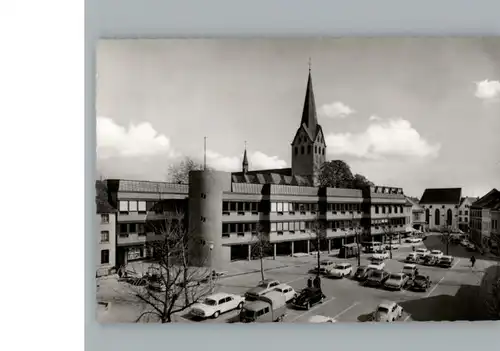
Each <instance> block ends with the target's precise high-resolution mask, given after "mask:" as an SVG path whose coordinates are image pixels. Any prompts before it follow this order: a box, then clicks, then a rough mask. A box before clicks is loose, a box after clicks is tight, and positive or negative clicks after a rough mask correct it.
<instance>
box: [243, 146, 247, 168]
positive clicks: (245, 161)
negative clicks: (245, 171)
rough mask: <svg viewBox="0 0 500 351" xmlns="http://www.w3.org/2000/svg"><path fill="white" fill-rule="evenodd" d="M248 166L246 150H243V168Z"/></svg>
mask: <svg viewBox="0 0 500 351" xmlns="http://www.w3.org/2000/svg"><path fill="white" fill-rule="evenodd" d="M244 166H248V158H247V149H246V148H245V152H244V153H243V167H244Z"/></svg>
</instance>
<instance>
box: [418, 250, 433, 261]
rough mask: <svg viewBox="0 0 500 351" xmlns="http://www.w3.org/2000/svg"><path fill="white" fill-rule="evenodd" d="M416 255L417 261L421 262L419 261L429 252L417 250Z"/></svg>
mask: <svg viewBox="0 0 500 351" xmlns="http://www.w3.org/2000/svg"><path fill="white" fill-rule="evenodd" d="M416 253H417V257H418V259H420V260H421V259H423V258H425V257H426V256H428V255H429V254H430V251H429V250H427V249H424V248H418V249H417V251H416Z"/></svg>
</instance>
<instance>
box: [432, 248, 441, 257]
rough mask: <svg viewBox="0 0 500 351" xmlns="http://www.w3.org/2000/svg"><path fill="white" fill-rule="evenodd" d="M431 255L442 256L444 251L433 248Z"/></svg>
mask: <svg viewBox="0 0 500 351" xmlns="http://www.w3.org/2000/svg"><path fill="white" fill-rule="evenodd" d="M430 255H432V256H436V257H437V258H441V257H442V256H443V251H441V250H432V251H431V253H430Z"/></svg>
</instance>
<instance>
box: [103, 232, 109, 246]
mask: <svg viewBox="0 0 500 351" xmlns="http://www.w3.org/2000/svg"><path fill="white" fill-rule="evenodd" d="M101 243H109V231H107V230H103V231H101Z"/></svg>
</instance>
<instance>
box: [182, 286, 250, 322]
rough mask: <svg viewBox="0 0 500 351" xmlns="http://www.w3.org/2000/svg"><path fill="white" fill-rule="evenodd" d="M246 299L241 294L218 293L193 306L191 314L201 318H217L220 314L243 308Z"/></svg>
mask: <svg viewBox="0 0 500 351" xmlns="http://www.w3.org/2000/svg"><path fill="white" fill-rule="evenodd" d="M244 302H245V299H244V298H243V296H240V295H233V294H227V293H223V292H221V293H217V294H214V295H211V296H208V297H207V298H205V299H204V300H203V302H200V303H196V304H194V305H193V306H192V307H191V314H192V315H193V316H196V317H201V318H210V317H211V318H217V317H219V315H220V314H222V313H225V312H229V311H232V310H235V309H241V308H242V307H243V303H244Z"/></svg>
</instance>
